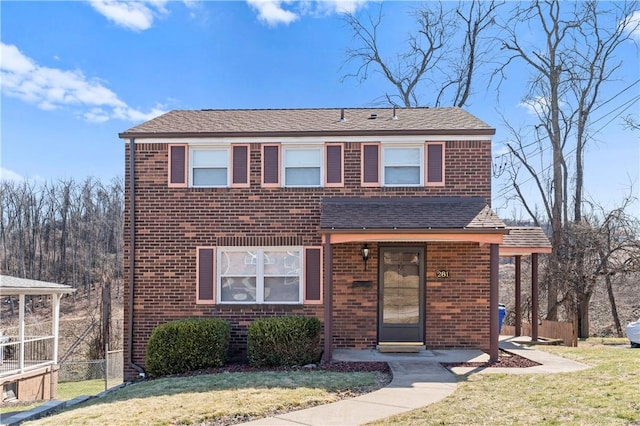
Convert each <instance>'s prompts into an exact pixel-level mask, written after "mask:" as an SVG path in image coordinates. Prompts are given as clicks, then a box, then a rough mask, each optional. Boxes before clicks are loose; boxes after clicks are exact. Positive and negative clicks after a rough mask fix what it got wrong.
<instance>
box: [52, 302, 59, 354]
mask: <svg viewBox="0 0 640 426" xmlns="http://www.w3.org/2000/svg"><path fill="white" fill-rule="evenodd" d="M51 309H52V312H51V318H52V319H53V325H52V328H53V330H51V331H52V332H53V359H52V361H53V363H54V364H57V363H58V331H59V328H60V295H59V294H52V295H51Z"/></svg>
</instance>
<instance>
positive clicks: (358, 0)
mask: <svg viewBox="0 0 640 426" xmlns="http://www.w3.org/2000/svg"><path fill="white" fill-rule="evenodd" d="M367 1H368V0H320V1H318V2H317V3H318V9H320V10H324V11H326V12H327V13H329V14H331V13H354V12H355V11H356V10H358V8H360V7H361V6H364V5H365V4H366V3H367Z"/></svg>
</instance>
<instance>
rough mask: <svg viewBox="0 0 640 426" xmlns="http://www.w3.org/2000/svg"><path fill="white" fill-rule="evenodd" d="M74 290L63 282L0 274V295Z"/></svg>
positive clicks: (43, 293)
mask: <svg viewBox="0 0 640 426" xmlns="http://www.w3.org/2000/svg"><path fill="white" fill-rule="evenodd" d="M74 291H75V289H73V288H71V287H70V286H68V285H64V284H56V283H50V282H46V281H37V280H29V279H25V278H16V277H10V276H8V275H0V296H17V295H20V294H28V295H45V294H65V293H73V292H74Z"/></svg>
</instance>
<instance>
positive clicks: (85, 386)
mask: <svg viewBox="0 0 640 426" xmlns="http://www.w3.org/2000/svg"><path fill="white" fill-rule="evenodd" d="M118 384H119V383H116V382H113V381H110V382H109V386H110V387H113V386H116V385H118ZM103 390H104V380H101V379H97V380H84V381H81V382H63V383H58V397H57V398H56V399H58V400H60V401H68V400H70V399H73V398H75V397H77V396H80V395H97V394H99V393H100V392H102V391H103ZM45 402H47V401H38V402H34V403H31V404H7V405H6V406H4V407H0V414H6V413H14V412H17V411H26V410H31V409H32V408H36V407H37V406H39V405H42V404H44V403H45Z"/></svg>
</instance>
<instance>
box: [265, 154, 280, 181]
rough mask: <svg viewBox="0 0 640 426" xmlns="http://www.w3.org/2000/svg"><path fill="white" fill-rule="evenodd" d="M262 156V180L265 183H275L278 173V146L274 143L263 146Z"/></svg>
mask: <svg viewBox="0 0 640 426" xmlns="http://www.w3.org/2000/svg"><path fill="white" fill-rule="evenodd" d="M262 155H263V157H262V182H263V183H265V184H271V185H277V184H279V183H280V181H279V180H278V178H279V176H280V173H279V167H280V161H279V160H280V159H279V158H278V157H279V156H280V147H279V146H276V145H271V146H265V147H264V148H263V154H262Z"/></svg>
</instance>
